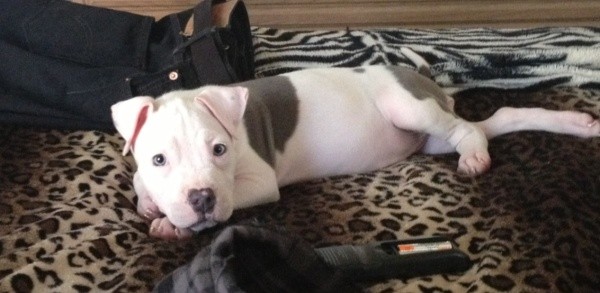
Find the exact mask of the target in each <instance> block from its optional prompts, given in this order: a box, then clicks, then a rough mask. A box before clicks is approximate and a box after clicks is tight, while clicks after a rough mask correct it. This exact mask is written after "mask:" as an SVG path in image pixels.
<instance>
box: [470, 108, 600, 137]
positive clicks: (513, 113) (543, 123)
mask: <svg viewBox="0 0 600 293" xmlns="http://www.w3.org/2000/svg"><path fill="white" fill-rule="evenodd" d="M476 125H477V126H479V127H480V128H481V129H482V130H483V132H484V133H485V134H486V136H487V138H488V139H491V138H493V137H496V136H499V135H503V134H506V133H510V132H515V131H527V130H534V131H546V132H553V133H559V134H568V135H574V136H578V137H584V138H588V137H595V136H600V122H599V121H598V120H597V119H594V117H592V115H590V114H587V113H582V112H576V111H553V110H546V109H542V108H509V107H505V108H500V109H499V110H498V111H496V113H494V115H492V116H491V117H490V118H488V119H486V120H483V121H481V122H477V123H476Z"/></svg>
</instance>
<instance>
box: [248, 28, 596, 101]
mask: <svg viewBox="0 0 600 293" xmlns="http://www.w3.org/2000/svg"><path fill="white" fill-rule="evenodd" d="M253 34H254V35H255V36H256V37H255V58H256V67H257V76H259V77H260V76H269V75H274V74H280V73H284V72H289V71H293V70H298V69H302V68H307V67H316V66H338V67H355V66H360V65H366V64H393V65H406V66H413V64H411V63H410V61H409V60H408V59H406V58H405V57H404V56H403V55H402V54H401V53H400V49H401V48H402V47H408V48H410V49H412V50H413V51H415V52H416V53H418V54H419V55H421V56H422V57H424V58H425V59H426V60H427V61H428V62H429V63H430V64H431V69H432V73H433V76H434V79H435V80H436V82H437V83H438V84H440V85H441V86H443V87H445V88H446V89H447V90H448V91H450V92H453V91H459V90H464V89H471V88H495V89H539V88H548V87H552V86H559V85H568V86H578V87H583V88H585V87H594V88H599V87H600V28H592V27H587V28H586V27H577V28H534V29H526V30H523V29H518V30H517V29H482V28H478V29H443V30H417V29H381V30H350V29H348V30H338V31H325V30H323V31H292V30H281V29H268V28H253Z"/></svg>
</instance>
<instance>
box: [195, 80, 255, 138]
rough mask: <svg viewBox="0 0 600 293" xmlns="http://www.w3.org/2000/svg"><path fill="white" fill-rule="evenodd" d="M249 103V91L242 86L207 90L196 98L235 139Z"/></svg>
mask: <svg viewBox="0 0 600 293" xmlns="http://www.w3.org/2000/svg"><path fill="white" fill-rule="evenodd" d="M247 101H248V89H247V88H245V87H241V86H236V87H219V88H213V89H207V90H205V91H203V92H201V93H200V94H199V95H198V96H197V97H196V102H198V103H200V104H201V105H204V106H205V107H206V108H207V109H208V110H209V111H210V112H211V114H212V115H213V116H215V118H217V120H218V121H219V123H221V125H223V127H224V128H225V130H227V132H228V133H229V135H230V136H231V137H234V138H235V132H236V129H237V127H238V125H239V124H240V122H241V121H242V118H243V116H244V111H245V110H246V103H247Z"/></svg>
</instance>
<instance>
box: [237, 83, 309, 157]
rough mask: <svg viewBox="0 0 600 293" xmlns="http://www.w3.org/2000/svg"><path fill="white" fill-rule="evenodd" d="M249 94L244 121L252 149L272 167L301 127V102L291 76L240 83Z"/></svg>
mask: <svg viewBox="0 0 600 293" xmlns="http://www.w3.org/2000/svg"><path fill="white" fill-rule="evenodd" d="M239 85H240V86H243V87H246V88H247V89H248V92H249V97H248V104H247V106H246V112H245V113H244V122H245V124H246V130H247V131H248V139H249V142H250V146H251V147H252V148H253V149H254V150H255V151H256V152H257V153H258V154H259V156H260V157H261V158H262V159H263V160H264V161H265V162H267V163H268V164H269V165H271V167H272V166H274V164H275V151H279V152H283V151H284V149H285V144H286V143H287V141H288V140H289V139H290V137H291V136H292V134H293V133H294V130H295V129H296V125H297V124H298V111H299V103H300V102H299V99H298V95H297V92H296V89H295V88H294V86H293V85H292V83H291V82H290V80H289V78H288V77H285V76H274V77H269V78H261V79H256V80H251V81H247V82H243V83H240V84H239Z"/></svg>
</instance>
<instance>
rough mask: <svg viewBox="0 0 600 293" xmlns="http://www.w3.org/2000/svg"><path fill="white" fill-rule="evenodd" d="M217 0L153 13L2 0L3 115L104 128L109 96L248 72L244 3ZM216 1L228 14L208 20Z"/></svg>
mask: <svg viewBox="0 0 600 293" xmlns="http://www.w3.org/2000/svg"><path fill="white" fill-rule="evenodd" d="M222 2H225V1H214V3H217V4H215V5H214V6H213V5H212V4H213V1H211V0H203V1H201V2H200V3H199V4H198V5H196V7H194V8H192V9H189V10H186V11H182V12H180V13H176V14H172V15H168V16H166V17H164V18H162V19H160V20H159V21H156V22H155V21H154V19H153V18H151V17H147V16H142V15H136V14H132V13H127V12H122V11H116V10H110V9H106V8H100V7H94V6H87V5H82V4H77V3H73V2H70V1H64V0H22V1H8V2H7V3H3V4H2V6H1V9H0V52H2V54H0V62H1V63H2V65H3V66H1V67H0V123H4V124H16V125H30V126H42V127H52V128H62V129H101V130H111V129H113V124H112V120H111V116H110V106H111V105H113V104H114V103H116V102H119V101H122V100H125V99H128V98H131V97H133V96H138V95H149V96H154V97H156V96H159V95H161V94H163V93H165V92H168V91H172V90H176V89H182V88H195V87H199V86H202V85H206V84H229V83H232V82H237V81H243V80H247V79H251V78H253V77H254V63H253V60H254V59H253V56H254V53H253V48H252V39H251V32H250V24H249V21H248V16H247V12H246V9H245V6H244V4H243V2H242V1H240V0H231V2H228V3H234V5H231V7H233V9H231V10H223V9H220V10H215V9H216V7H220V6H219V5H224V4H222ZM213 11H220V13H225V14H226V15H224V16H221V17H222V18H224V19H228V20H229V22H228V23H226V24H224V25H223V24H221V25H220V26H215V25H214V24H213V19H212V16H213V13H212V12H213ZM192 15H194V19H195V22H194V23H195V28H194V33H193V34H192V35H191V36H189V37H187V36H184V35H183V34H182V32H183V29H184V28H185V24H186V23H187V21H188V19H190V17H191V16H192ZM231 62H237V64H231Z"/></svg>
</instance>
